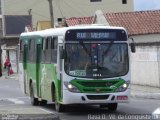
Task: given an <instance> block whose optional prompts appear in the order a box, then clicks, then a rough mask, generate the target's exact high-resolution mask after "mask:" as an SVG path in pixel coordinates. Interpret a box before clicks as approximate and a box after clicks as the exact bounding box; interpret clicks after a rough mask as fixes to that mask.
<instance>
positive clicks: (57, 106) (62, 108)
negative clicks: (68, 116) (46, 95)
mask: <svg viewBox="0 0 160 120" xmlns="http://www.w3.org/2000/svg"><path fill="white" fill-rule="evenodd" d="M54 94H55V102H54V103H55V110H56V111H57V112H64V111H65V106H64V105H62V104H60V103H58V102H57V96H56V93H54Z"/></svg>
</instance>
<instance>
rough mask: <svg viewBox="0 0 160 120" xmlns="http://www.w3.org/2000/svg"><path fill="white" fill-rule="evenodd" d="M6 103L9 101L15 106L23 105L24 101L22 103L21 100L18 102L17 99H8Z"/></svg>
mask: <svg viewBox="0 0 160 120" xmlns="http://www.w3.org/2000/svg"><path fill="white" fill-rule="evenodd" d="M7 100H8V101H11V102H13V103H15V104H24V101H22V100H19V99H15V98H9V99H7Z"/></svg>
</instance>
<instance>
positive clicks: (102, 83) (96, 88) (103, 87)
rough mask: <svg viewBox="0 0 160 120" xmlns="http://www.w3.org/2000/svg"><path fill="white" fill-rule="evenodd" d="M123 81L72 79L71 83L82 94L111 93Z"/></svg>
mask: <svg viewBox="0 0 160 120" xmlns="http://www.w3.org/2000/svg"><path fill="white" fill-rule="evenodd" d="M124 82H125V81H124V80H123V79H113V80H78V79H74V80H72V81H71V83H72V84H73V85H74V86H76V87H77V88H78V89H79V90H80V91H81V92H82V93H112V92H115V90H116V89H117V88H118V87H119V86H120V85H122V84H123V83H124Z"/></svg>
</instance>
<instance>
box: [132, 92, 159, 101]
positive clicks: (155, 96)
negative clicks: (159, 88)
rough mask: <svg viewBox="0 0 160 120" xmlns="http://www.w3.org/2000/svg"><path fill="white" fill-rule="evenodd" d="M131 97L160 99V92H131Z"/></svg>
mask: <svg viewBox="0 0 160 120" xmlns="http://www.w3.org/2000/svg"><path fill="white" fill-rule="evenodd" d="M131 97H133V98H144V99H157V100H160V93H131Z"/></svg>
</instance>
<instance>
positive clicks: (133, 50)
mask: <svg viewBox="0 0 160 120" xmlns="http://www.w3.org/2000/svg"><path fill="white" fill-rule="evenodd" d="M130 46H131V52H132V53H135V52H136V47H135V43H131V44H130Z"/></svg>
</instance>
